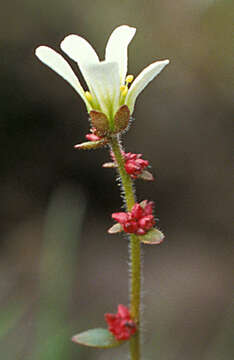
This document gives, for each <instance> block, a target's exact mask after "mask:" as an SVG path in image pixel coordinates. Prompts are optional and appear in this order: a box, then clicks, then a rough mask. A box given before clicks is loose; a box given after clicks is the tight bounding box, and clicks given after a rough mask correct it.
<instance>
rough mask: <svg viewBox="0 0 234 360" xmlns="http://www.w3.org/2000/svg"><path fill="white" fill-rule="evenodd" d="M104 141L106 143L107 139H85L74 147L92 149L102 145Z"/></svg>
mask: <svg viewBox="0 0 234 360" xmlns="http://www.w3.org/2000/svg"><path fill="white" fill-rule="evenodd" d="M106 143H107V139H106V138H104V139H101V140H97V141H86V142H83V143H81V144H77V145H74V148H75V149H81V150H92V149H98V148H100V147H102V146H104V145H105V144H106Z"/></svg>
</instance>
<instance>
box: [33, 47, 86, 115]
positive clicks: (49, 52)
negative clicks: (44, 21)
mask: <svg viewBox="0 0 234 360" xmlns="http://www.w3.org/2000/svg"><path fill="white" fill-rule="evenodd" d="M35 54H36V56H37V57H38V58H39V59H40V60H41V61H42V62H43V63H44V64H46V65H47V66H49V67H50V68H51V69H52V70H54V71H55V72H56V73H57V74H59V75H60V76H62V77H63V78H64V79H65V80H66V81H67V82H68V83H69V84H70V85H71V86H72V87H73V88H74V89H75V90H76V91H77V92H78V94H79V95H80V96H81V98H82V99H83V100H84V102H85V104H86V106H87V107H88V109H90V104H89V103H88V101H87V99H86V97H85V95H84V90H83V88H82V86H81V85H80V82H79V80H78V78H77V77H76V75H75V73H74V72H73V70H72V68H71V66H70V65H69V64H68V63H67V61H66V60H65V59H64V58H63V57H62V56H61V55H60V54H59V53H57V52H56V51H54V50H53V49H51V48H49V47H48V46H39V47H38V48H37V49H36V51H35Z"/></svg>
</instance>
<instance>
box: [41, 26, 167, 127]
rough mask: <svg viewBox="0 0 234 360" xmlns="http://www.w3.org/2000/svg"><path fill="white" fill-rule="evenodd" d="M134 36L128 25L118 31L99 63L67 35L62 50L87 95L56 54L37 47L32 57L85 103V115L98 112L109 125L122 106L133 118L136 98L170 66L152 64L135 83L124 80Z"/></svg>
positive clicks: (88, 47) (75, 38)
mask: <svg viewBox="0 0 234 360" xmlns="http://www.w3.org/2000/svg"><path fill="white" fill-rule="evenodd" d="M135 32H136V29H135V28H133V27H129V26H127V25H122V26H119V27H117V28H116V29H115V30H114V31H113V32H112V34H111V36H110V38H109V40H108V42H107V45H106V53H105V60H104V61H100V60H99V58H98V56H97V54H96V52H95V50H94V49H93V48H92V46H91V45H90V44H89V43H88V42H87V41H86V40H85V39H83V38H82V37H80V36H78V35H68V36H67V37H65V39H64V40H63V41H62V42H61V45H60V46H61V49H62V50H63V51H64V52H65V53H66V54H67V55H68V56H69V57H70V58H71V59H72V60H74V61H75V62H77V64H78V66H79V68H80V71H81V73H82V75H83V77H84V79H85V81H86V83H87V87H88V90H89V91H84V89H83V88H82V86H81V84H80V82H79V80H78V78H77V76H76V75H75V74H74V72H73V70H72V68H71V67H70V65H69V64H68V62H67V61H66V60H65V59H64V58H63V57H62V56H61V55H60V54H58V53H57V52H56V51H54V50H53V49H51V48H49V47H47V46H39V47H38V48H37V49H36V52H35V53H36V56H37V57H38V58H39V59H40V60H41V61H42V62H43V63H45V64H46V65H47V66H49V67H50V68H51V69H53V70H54V71H55V72H57V73H58V74H59V75H60V76H62V77H63V78H64V79H65V80H66V81H68V82H69V83H70V84H71V86H72V87H73V88H74V89H75V90H76V91H77V92H78V94H79V95H80V96H81V98H82V99H83V100H84V102H85V104H86V107H87V110H88V112H90V111H91V110H97V111H101V112H103V113H104V114H105V115H106V116H107V118H108V120H109V121H110V123H112V121H113V118H114V115H115V114H116V112H117V111H118V109H119V108H120V106H122V105H127V106H128V108H129V109H130V113H131V114H132V112H133V110H134V104H135V101H136V98H137V96H138V95H139V94H140V93H141V91H143V89H144V88H145V87H146V85H147V84H148V83H149V82H150V81H151V80H153V79H154V77H155V76H157V75H158V74H159V73H160V71H161V70H162V69H163V68H164V67H165V66H166V65H167V64H168V63H169V60H163V61H156V62H154V63H153V64H151V65H149V66H147V67H146V68H145V69H144V70H143V71H142V72H141V73H140V74H139V75H138V76H137V78H136V79H135V80H134V81H133V76H132V75H128V76H126V75H127V60H128V55H127V50H128V45H129V43H130V41H131V40H132V38H133V36H134V35H135ZM132 81H133V82H132ZM130 83H132V84H131V86H130Z"/></svg>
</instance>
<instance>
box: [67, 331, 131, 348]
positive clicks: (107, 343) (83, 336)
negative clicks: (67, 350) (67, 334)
mask: <svg viewBox="0 0 234 360" xmlns="http://www.w3.org/2000/svg"><path fill="white" fill-rule="evenodd" d="M72 341H73V342H75V343H77V344H80V345H85V346H90V347H95V348H101V349H110V348H113V347H116V346H120V345H121V344H122V343H123V342H124V341H118V340H116V339H115V337H114V336H113V335H112V334H111V333H110V332H109V331H108V330H107V329H101V328H100V329H91V330H87V331H84V332H82V333H80V334H77V335H75V336H73V337H72Z"/></svg>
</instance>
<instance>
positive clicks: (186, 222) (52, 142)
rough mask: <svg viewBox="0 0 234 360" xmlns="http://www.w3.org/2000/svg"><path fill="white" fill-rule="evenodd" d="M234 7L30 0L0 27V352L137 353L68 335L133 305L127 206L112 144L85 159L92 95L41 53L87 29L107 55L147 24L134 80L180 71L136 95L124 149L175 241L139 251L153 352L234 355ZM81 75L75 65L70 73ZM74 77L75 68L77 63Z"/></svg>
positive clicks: (39, 358) (5, 10)
mask: <svg viewBox="0 0 234 360" xmlns="http://www.w3.org/2000/svg"><path fill="white" fill-rule="evenodd" d="M233 10H234V3H233V2H232V1H228V0H226V1H224V0H223V1H222V0H220V1H219V0H216V1H215V0H180V1H171V0H164V1H162V0H161V1H156V0H149V1H145V2H144V1H140V0H129V1H124V0H119V1H113V0H109V1H107V0H100V1H91V0H86V1H79V0H76V1H74V0H67V1H65V0H63V1H60V0H57V1H54V0H47V1H45V0H41V1H38V2H36V1H30V0H22V1H20V2H19V1H18V2H16V1H15V2H13V1H8V2H4V3H3V4H2V6H1V22H0V30H1V31H0V51H1V56H0V79H1V86H0V104H1V106H0V129H1V131H0V142H1V149H2V151H1V153H0V161H1V170H2V171H1V178H0V196H1V205H0V211H1V238H0V250H1V252H0V353H1V354H2V355H1V357H3V358H4V360H64V359H67V360H73V359H77V360H78V359H82V360H83V359H84V360H85V359H87V360H94V359H95V360H108V359H111V358H115V359H126V358H127V357H126V355H125V354H126V350H127V349H126V347H123V348H120V349H114V350H105V351H101V350H99V351H96V350H93V349H86V348H82V347H79V346H77V345H75V344H73V343H72V342H71V341H70V338H71V336H72V335H73V334H75V333H77V332H80V331H82V330H85V329H88V328H92V327H103V326H105V323H104V318H103V314H104V313H105V312H112V311H114V310H115V308H116V306H117V304H118V303H124V304H127V302H128V298H127V287H128V280H127V271H128V269H127V267H128V265H127V262H128V255H127V243H126V240H124V239H123V238H121V237H119V236H113V237H111V236H110V235H108V234H107V233H106V229H107V228H108V227H109V226H111V224H112V221H111V218H110V214H111V212H113V211H118V210H119V209H120V207H121V200H120V198H119V188H118V187H117V186H116V182H115V174H114V171H113V170H108V169H102V168H101V164H102V163H103V162H105V161H108V153H107V151H106V150H105V149H104V150H98V151H95V152H91V151H90V152H78V151H75V150H74V149H73V145H74V144H76V143H78V142H81V141H83V139H84V135H85V134H86V133H87V132H88V129H89V124H88V121H87V114H86V111H85V107H84V104H83V103H82V100H81V99H80V98H79V97H78V96H77V95H76V93H75V92H74V91H73V90H72V88H71V87H70V86H69V85H68V84H67V83H66V82H65V81H64V80H63V79H61V78H60V77H59V76H58V75H57V74H55V73H53V72H52V71H51V70H49V69H48V68H47V67H46V66H44V65H42V64H41V63H40V62H39V61H38V60H37V58H36V57H35V56H34V49H35V48H36V47H37V46H38V45H42V44H44V45H48V46H51V47H53V48H54V49H56V50H58V51H59V43H60V41H61V40H62V39H63V38H64V37H65V36H66V35H68V34H70V33H75V34H79V35H81V36H84V37H85V38H86V39H88V40H89V41H90V42H91V44H93V46H94V47H95V49H96V50H97V52H98V53H99V54H100V55H101V56H102V57H103V56H104V49H105V44H106V41H107V39H108V36H109V35H110V33H111V31H112V30H113V29H114V28H115V27H116V26H118V25H121V24H128V25H131V26H134V27H136V28H137V34H136V36H135V38H134V40H133V42H132V43H131V45H130V47H129V73H131V74H134V75H137V74H138V73H139V72H140V71H141V70H142V69H143V67H145V66H146V65H148V64H150V63H152V62H153V61H155V60H157V59H166V58H169V59H170V60H171V64H170V65H169V66H168V67H166V69H165V70H164V71H163V72H162V73H161V74H160V76H159V77H158V78H157V79H156V80H154V82H153V83H151V84H150V85H149V86H148V87H147V89H146V90H145V91H144V93H142V94H141V96H140V97H139V99H138V102H137V105H136V108H135V113H134V117H135V121H134V123H133V125H132V127H131V129H130V131H129V133H128V134H126V136H125V137H124V143H125V145H126V150H128V151H132V152H143V154H144V158H146V159H148V160H150V163H151V165H152V169H153V173H154V175H155V178H156V181H155V182H154V183H142V182H141V181H140V180H138V181H137V184H136V185H137V194H138V196H139V199H141V200H142V199H145V198H149V199H152V200H154V201H155V203H156V214H157V216H158V217H159V218H160V227H161V228H162V229H163V231H164V232H165V234H166V240H165V242H164V243H163V244H162V245H160V246H158V247H156V246H155V247H146V246H145V247H144V256H145V259H144V291H143V299H144V316H143V318H144V320H143V322H144V329H145V330H144V347H143V349H144V356H143V359H144V360H147V359H152V360H154V359H160V360H187V359H190V360H229V359H232V358H233V355H234V354H233V348H232V334H233V329H232V321H233V313H234V310H233V308H231V300H232V296H231V289H232V273H231V260H232V255H233V253H232V247H231V218H232V206H231V120H232V117H233V83H234V82H233V80H234V79H233V67H232V66H231V65H232V63H233V59H234V56H233V55H234V52H233V45H232V44H231V23H232V21H231V20H232V15H233ZM72 66H73V67H74V64H72ZM74 69H75V67H74Z"/></svg>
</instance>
